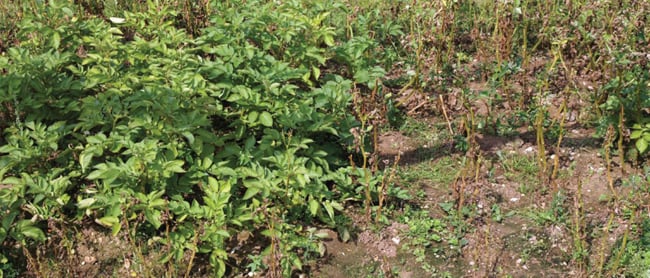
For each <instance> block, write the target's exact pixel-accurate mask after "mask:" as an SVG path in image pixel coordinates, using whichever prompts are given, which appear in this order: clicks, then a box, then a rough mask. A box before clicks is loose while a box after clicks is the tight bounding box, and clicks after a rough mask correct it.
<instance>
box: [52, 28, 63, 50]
mask: <svg viewBox="0 0 650 278" xmlns="http://www.w3.org/2000/svg"><path fill="white" fill-rule="evenodd" d="M60 45H61V35H60V34H59V33H58V32H54V34H52V48H54V49H58V48H59V46H60Z"/></svg>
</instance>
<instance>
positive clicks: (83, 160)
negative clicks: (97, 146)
mask: <svg viewBox="0 0 650 278" xmlns="http://www.w3.org/2000/svg"><path fill="white" fill-rule="evenodd" d="M92 160H93V152H91V151H85V150H84V151H83V152H81V154H80V155H79V164H81V172H82V173H85V172H86V168H88V165H89V164H90V162H91V161H92Z"/></svg>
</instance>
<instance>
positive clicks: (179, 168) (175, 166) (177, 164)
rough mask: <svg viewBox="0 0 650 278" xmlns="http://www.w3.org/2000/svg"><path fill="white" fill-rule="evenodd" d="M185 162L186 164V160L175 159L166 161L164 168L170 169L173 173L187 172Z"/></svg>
mask: <svg viewBox="0 0 650 278" xmlns="http://www.w3.org/2000/svg"><path fill="white" fill-rule="evenodd" d="M183 164H185V161H182V160H173V161H168V162H165V165H164V166H163V168H164V169H165V171H169V172H172V173H185V170H184V169H183Z"/></svg>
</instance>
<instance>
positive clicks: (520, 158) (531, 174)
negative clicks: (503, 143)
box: [496, 151, 540, 194]
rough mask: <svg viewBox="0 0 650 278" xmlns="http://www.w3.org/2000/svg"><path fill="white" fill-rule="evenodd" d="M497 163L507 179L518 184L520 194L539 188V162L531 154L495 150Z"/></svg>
mask: <svg viewBox="0 0 650 278" xmlns="http://www.w3.org/2000/svg"><path fill="white" fill-rule="evenodd" d="M496 154H497V158H498V163H499V165H501V167H502V168H503V170H504V175H505V177H506V178H508V179H509V180H511V181H513V182H516V183H518V184H519V192H520V193H522V194H527V193H531V192H534V191H537V190H539V189H540V188H539V186H540V181H539V163H538V162H537V160H536V158H535V157H534V156H532V155H525V154H519V153H506V154H504V153H503V152H501V151H497V153H496Z"/></svg>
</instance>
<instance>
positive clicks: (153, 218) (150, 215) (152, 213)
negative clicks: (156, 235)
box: [144, 209, 162, 229]
mask: <svg viewBox="0 0 650 278" xmlns="http://www.w3.org/2000/svg"><path fill="white" fill-rule="evenodd" d="M160 215H161V214H160V211H158V210H153V209H146V210H144V217H145V218H146V219H147V222H149V224H151V225H152V226H153V227H154V228H156V229H158V228H160V226H161V225H162V223H161V222H160Z"/></svg>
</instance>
